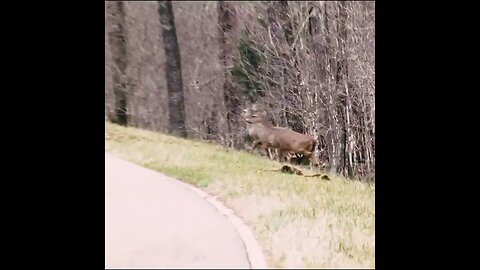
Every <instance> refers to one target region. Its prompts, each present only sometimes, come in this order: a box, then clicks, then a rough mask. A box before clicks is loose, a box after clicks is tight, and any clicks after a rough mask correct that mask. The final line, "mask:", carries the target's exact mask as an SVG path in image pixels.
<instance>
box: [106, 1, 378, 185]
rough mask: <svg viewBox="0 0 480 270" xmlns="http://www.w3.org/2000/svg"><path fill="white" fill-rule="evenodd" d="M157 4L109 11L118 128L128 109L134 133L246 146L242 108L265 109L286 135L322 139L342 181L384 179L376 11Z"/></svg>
mask: <svg viewBox="0 0 480 270" xmlns="http://www.w3.org/2000/svg"><path fill="white" fill-rule="evenodd" d="M156 5H157V3H155V2H134V1H129V2H124V3H123V4H122V3H118V2H108V5H107V6H109V9H108V10H107V11H108V14H109V16H107V17H108V18H107V19H108V20H107V23H108V24H109V27H107V28H108V29H110V31H108V33H106V46H105V49H106V57H105V59H106V65H107V66H106V76H109V75H110V74H112V75H111V77H112V78H111V80H110V78H108V80H106V82H105V97H106V99H105V100H106V104H105V105H106V106H105V108H106V115H107V116H108V118H109V119H110V118H111V119H113V118H115V119H117V118H118V117H117V116H118V115H120V118H121V117H125V118H126V115H127V114H126V109H127V108H128V124H129V125H134V126H138V127H141V128H146V129H153V130H156V131H161V132H167V131H169V132H172V133H176V132H178V131H181V132H183V134H184V135H183V136H186V133H187V132H188V136H189V137H194V138H198V139H205V140H209V141H213V142H216V143H219V144H222V145H225V146H229V147H231V146H234V147H236V148H245V147H248V145H249V144H248V142H247V141H244V139H246V137H243V136H242V135H246V134H247V133H246V132H243V131H246V128H247V125H246V123H245V122H244V121H239V109H240V111H241V109H244V108H245V106H246V105H247V104H252V103H255V104H258V105H261V106H263V107H264V108H265V110H266V111H268V112H269V115H270V116H271V119H270V120H272V122H273V125H274V126H275V125H279V126H283V127H288V128H290V129H292V130H295V131H297V132H300V133H304V134H308V135H310V136H312V137H314V138H315V140H316V141H318V149H317V157H319V158H320V159H321V160H322V162H326V163H327V166H329V167H330V170H331V171H332V172H335V173H339V174H343V175H345V176H348V177H350V178H356V177H359V178H372V176H373V174H374V172H375V2H374V1H343V2H340V1H288V2H286V1H264V2H255V1H244V2H234V1H220V2H217V3H215V2H208V1H205V2H178V3H175V4H174V6H173V7H172V3H171V2H165V1H161V2H159V7H158V12H157V10H156V7H157V6H156ZM121 6H123V9H125V11H122V10H121V9H120V8H119V7H121ZM152 7H153V9H152ZM112 8H115V9H112ZM172 8H173V12H174V14H172ZM110 14H121V15H122V16H116V17H112V16H110ZM173 15H174V16H175V18H176V19H175V22H174V17H173ZM159 16H160V18H159ZM123 17H125V18H124V19H121V20H119V19H120V18H123ZM159 22H160V23H159ZM110 25H111V26H110ZM118 25H121V26H122V27H118ZM126 28H128V31H126V30H127V29H126ZM118 29H122V31H120V33H121V34H118V32H119V31H118ZM160 29H162V30H160ZM112 30H115V31H117V33H114V32H115V31H112ZM159 31H162V34H161V35H158V33H159ZM177 31H178V32H177ZM120 37H121V38H120ZM177 38H178V41H177ZM125 41H128V43H127V44H126V46H125ZM122 46H123V47H122ZM180 53H181V56H182V57H181V58H180ZM180 61H182V62H181V63H180ZM127 62H128V65H127ZM164 62H166V64H165V65H164V64H163V63H164ZM164 74H165V75H164ZM127 75H128V76H127ZM127 78H128V80H127ZM113 86H115V90H113V89H114V87H113ZM120 90H122V91H120ZM114 92H115V94H114ZM117 94H118V95H117ZM122 95H123V97H122ZM127 101H128V102H127ZM125 104H126V105H125ZM113 108H118V109H119V110H117V112H118V113H114V111H113ZM122 108H123V109H122ZM122 113H124V114H125V115H122ZM242 120H243V119H242ZM124 122H126V120H124ZM185 129H186V130H185ZM298 158H300V157H298ZM327 169H328V168H327Z"/></svg>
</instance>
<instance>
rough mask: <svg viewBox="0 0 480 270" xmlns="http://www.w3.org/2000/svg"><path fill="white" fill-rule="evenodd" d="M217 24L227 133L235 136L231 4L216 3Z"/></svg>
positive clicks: (235, 141) (237, 98)
mask: <svg viewBox="0 0 480 270" xmlns="http://www.w3.org/2000/svg"><path fill="white" fill-rule="evenodd" d="M218 24H219V26H220V27H219V31H220V32H219V40H220V61H221V63H222V64H223V68H224V74H225V81H224V85H223V99H224V102H225V107H226V110H227V111H226V118H227V119H226V121H227V133H228V134H229V135H233V136H235V135H237V132H236V131H237V130H238V127H239V115H240V110H241V109H240V102H241V101H240V95H239V93H237V88H236V87H235V85H234V79H233V77H232V74H231V67H232V66H233V64H234V57H235V51H236V50H237V48H236V44H235V43H234V42H235V39H234V38H233V35H234V34H236V31H235V30H236V28H237V27H238V22H237V15H236V12H235V7H234V6H233V4H232V3H230V2H226V1H223V0H222V1H218ZM235 137H236V138H230V143H231V146H238V145H239V140H238V136H235Z"/></svg>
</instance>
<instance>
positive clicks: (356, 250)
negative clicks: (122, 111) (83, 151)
mask: <svg viewBox="0 0 480 270" xmlns="http://www.w3.org/2000/svg"><path fill="white" fill-rule="evenodd" d="M105 125H106V133H107V134H108V136H109V138H108V139H106V140H105V150H106V151H107V152H109V153H112V154H114V155H117V156H119V157H122V158H124V159H126V160H129V161H131V162H133V163H136V164H139V165H142V166H144V167H147V168H150V169H153V170H157V171H159V172H162V173H165V174H167V175H170V176H173V177H176V178H178V179H180V180H182V181H184V182H187V183H190V184H193V185H195V186H198V187H200V188H202V189H203V190H205V191H207V192H208V193H210V194H214V195H217V196H218V198H219V200H221V201H222V202H223V203H224V204H225V205H226V206H228V207H230V208H232V209H233V210H234V211H235V213H236V214H237V215H238V216H240V217H241V218H242V219H243V220H244V221H245V222H246V223H247V224H248V225H249V226H250V227H251V228H252V230H253V232H254V233H255V234H256V237H257V239H258V241H259V243H260V245H261V246H262V248H263V251H264V253H265V255H266V258H267V263H268V264H269V267H276V268H286V267H289V268H300V267H313V268H328V267H330V268H333V267H336V268H338V267H368V268H374V267H375V186H374V185H369V184H365V183H361V182H357V181H348V180H345V179H343V178H341V177H337V176H332V175H330V178H331V179H332V181H323V180H320V179H319V178H315V177H312V178H304V177H301V176H294V175H285V174H281V173H279V172H261V171H260V170H262V169H276V168H280V163H278V162H274V161H270V160H268V158H265V157H262V156H260V155H252V154H248V153H246V152H243V151H234V150H230V149H226V148H223V147H221V146H218V145H214V144H209V143H205V142H201V141H193V140H185V139H180V138H175V137H172V136H168V135H164V134H159V133H155V132H150V131H145V130H139V129H135V128H125V127H121V126H117V125H114V124H111V123H109V122H106V124H105Z"/></svg>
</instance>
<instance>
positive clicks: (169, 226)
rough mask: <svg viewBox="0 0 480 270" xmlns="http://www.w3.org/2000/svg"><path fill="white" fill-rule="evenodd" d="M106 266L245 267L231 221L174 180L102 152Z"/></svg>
mask: <svg viewBox="0 0 480 270" xmlns="http://www.w3.org/2000/svg"><path fill="white" fill-rule="evenodd" d="M105 267H106V268H250V264H249V260H248V257H247V253H246V249H245V245H244V243H243V242H242V238H240V236H239V234H238V232H237V231H236V230H235V227H234V226H233V225H232V224H231V223H230V222H229V221H228V220H227V218H226V217H225V216H224V215H222V214H221V213H219V211H217V209H215V207H213V206H212V205H210V204H209V203H208V202H207V201H206V200H205V199H203V198H202V197H200V196H198V194H195V192H193V191H192V190H189V189H188V188H186V187H185V186H184V185H182V184H180V183H179V182H178V181H177V180H175V179H172V178H170V177H167V176H165V175H162V174H160V173H157V172H154V171H151V170H147V169H145V168H142V167H140V166H137V165H134V164H132V163H129V162H126V161H124V160H122V159H119V158H117V157H115V156H113V155H110V154H107V153H105Z"/></svg>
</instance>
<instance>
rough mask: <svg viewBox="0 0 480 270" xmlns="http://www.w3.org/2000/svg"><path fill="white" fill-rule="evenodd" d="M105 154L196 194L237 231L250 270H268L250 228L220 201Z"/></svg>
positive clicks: (176, 180)
mask: <svg viewBox="0 0 480 270" xmlns="http://www.w3.org/2000/svg"><path fill="white" fill-rule="evenodd" d="M105 154H110V155H112V156H115V157H116V158H119V159H122V160H124V161H126V162H129V163H131V164H133V165H135V166H138V167H141V168H143V169H145V170H149V171H152V172H155V173H158V174H162V175H164V176H166V178H168V179H169V180H171V181H173V182H176V183H179V184H180V185H182V186H184V187H185V188H187V189H189V190H191V191H193V192H194V193H196V194H197V195H198V196H200V197H201V198H203V199H204V200H206V201H207V202H208V203H209V204H210V205H211V206H213V207H214V208H215V209H216V210H217V211H218V212H220V214H222V215H223V216H225V217H226V218H227V220H228V221H229V222H230V224H232V225H233V227H234V228H235V230H236V231H237V233H238V235H239V237H240V239H241V240H242V242H243V246H244V247H245V252H246V253H247V259H248V262H249V264H250V269H268V266H267V262H266V260H265V256H264V254H263V251H262V249H261V247H260V245H259V244H258V241H257V239H256V238H255V235H254V234H253V232H252V230H251V229H250V227H248V226H247V224H245V222H244V221H243V220H242V219H241V218H240V217H238V216H236V215H235V213H234V211H233V210H232V209H230V208H228V207H226V206H225V205H224V204H223V203H222V202H221V201H219V200H217V199H216V196H214V195H211V194H208V193H207V192H206V191H203V190H201V189H200V188H197V187H195V186H193V185H191V184H188V183H185V182H183V181H181V180H179V179H177V178H175V177H172V176H170V175H166V174H164V173H162V172H159V171H155V170H152V169H150V168H146V167H144V166H141V165H139V164H136V163H133V162H131V161H129V160H126V159H124V158H122V157H119V156H117V155H114V154H111V153H108V152H105Z"/></svg>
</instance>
